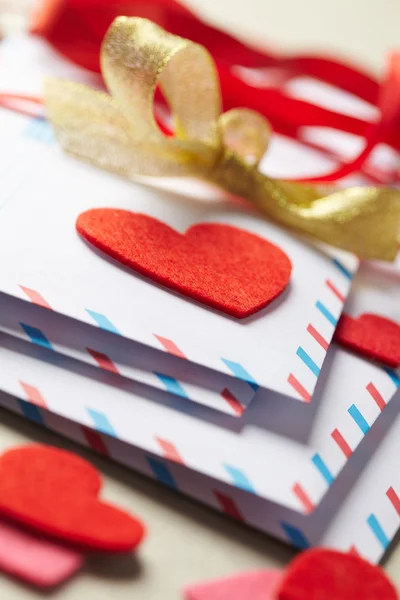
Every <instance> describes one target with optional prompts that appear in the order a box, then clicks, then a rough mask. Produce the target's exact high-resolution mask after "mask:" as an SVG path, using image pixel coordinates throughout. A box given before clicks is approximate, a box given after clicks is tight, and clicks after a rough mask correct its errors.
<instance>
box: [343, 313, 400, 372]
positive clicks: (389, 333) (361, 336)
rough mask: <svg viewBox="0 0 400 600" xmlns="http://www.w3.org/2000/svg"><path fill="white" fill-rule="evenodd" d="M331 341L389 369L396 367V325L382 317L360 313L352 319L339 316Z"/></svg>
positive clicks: (399, 329)
mask: <svg viewBox="0 0 400 600" xmlns="http://www.w3.org/2000/svg"><path fill="white" fill-rule="evenodd" d="M335 341H336V342H337V343H338V344H340V345H341V346H344V347H346V348H350V349H351V350H354V351H356V352H358V353H359V354H362V355H363V356H366V357H367V358H372V359H373V360H377V361H379V362H381V363H383V364H385V365H387V366H389V367H394V368H396V367H399V366H400V325H398V324H397V323H395V322H394V321H391V320H390V319H387V318H386V317H381V316H379V315H373V314H369V313H364V314H362V315H360V316H359V317H358V319H353V318H352V317H350V316H349V315H346V314H345V315H342V317H341V319H340V320H339V323H338V326H337V328H336V331H335Z"/></svg>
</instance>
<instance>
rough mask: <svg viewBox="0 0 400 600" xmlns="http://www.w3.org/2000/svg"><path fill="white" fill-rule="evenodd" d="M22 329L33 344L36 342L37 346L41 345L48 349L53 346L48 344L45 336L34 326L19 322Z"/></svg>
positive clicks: (51, 348)
mask: <svg viewBox="0 0 400 600" xmlns="http://www.w3.org/2000/svg"><path fill="white" fill-rule="evenodd" d="M19 324H20V325H21V327H22V329H23V330H24V331H25V333H26V335H27V336H28V337H29V338H30V340H31V342H32V343H33V344H37V345H38V346H43V348H47V349H48V350H53V346H52V345H51V344H50V342H49V340H48V339H47V337H46V336H45V335H44V333H43V332H42V331H40V329H37V328H36V327H31V326H30V325H26V324H25V323H21V321H20V323H19Z"/></svg>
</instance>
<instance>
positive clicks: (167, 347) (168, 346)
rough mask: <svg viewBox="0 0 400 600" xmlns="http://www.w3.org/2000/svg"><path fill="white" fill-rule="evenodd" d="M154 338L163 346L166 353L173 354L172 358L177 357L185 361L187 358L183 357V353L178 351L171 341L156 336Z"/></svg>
mask: <svg viewBox="0 0 400 600" xmlns="http://www.w3.org/2000/svg"><path fill="white" fill-rule="evenodd" d="M154 337H156V338H157V339H158V341H159V342H160V343H161V344H162V345H163V346H164V348H165V350H166V351H167V352H169V353H170V354H173V355H174V356H178V357H179V358H185V359H187V356H185V355H184V354H183V352H181V350H179V348H178V346H177V345H176V344H175V343H174V342H173V341H172V340H168V339H167V338H165V337H162V336H161V335H156V334H154Z"/></svg>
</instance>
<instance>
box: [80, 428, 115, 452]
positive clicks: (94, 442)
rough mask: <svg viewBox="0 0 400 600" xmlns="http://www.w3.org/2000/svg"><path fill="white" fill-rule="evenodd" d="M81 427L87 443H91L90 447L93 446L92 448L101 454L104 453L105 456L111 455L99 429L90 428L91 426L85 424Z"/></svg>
mask: <svg viewBox="0 0 400 600" xmlns="http://www.w3.org/2000/svg"><path fill="white" fill-rule="evenodd" d="M81 429H82V433H83V435H84V436H85V439H86V441H87V443H88V444H89V446H90V448H92V450H94V451H95V452H98V453H99V454H104V456H109V455H110V454H109V452H108V449H107V446H106V445H105V443H104V441H103V438H102V437H101V435H100V434H99V433H98V432H97V431H94V430H93V429H90V427H84V426H83V427H81Z"/></svg>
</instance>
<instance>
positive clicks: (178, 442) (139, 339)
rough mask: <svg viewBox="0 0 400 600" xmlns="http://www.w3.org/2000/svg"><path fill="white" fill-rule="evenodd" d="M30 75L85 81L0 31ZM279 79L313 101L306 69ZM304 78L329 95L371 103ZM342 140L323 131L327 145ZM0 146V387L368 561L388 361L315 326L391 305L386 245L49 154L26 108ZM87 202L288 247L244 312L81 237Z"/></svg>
mask: <svg viewBox="0 0 400 600" xmlns="http://www.w3.org/2000/svg"><path fill="white" fill-rule="evenodd" d="M49 74H52V75H54V74H57V75H60V76H68V77H73V78H75V79H80V80H84V81H88V82H89V83H90V84H96V83H98V81H97V80H96V78H95V77H94V76H92V75H90V74H88V73H85V72H84V71H81V70H78V69H77V68H75V67H74V66H72V65H70V64H69V63H67V62H66V61H65V60H64V59H62V58H61V57H59V56H58V55H56V54H55V53H53V52H52V51H51V50H50V48H49V47H47V46H46V44H45V43H44V42H40V41H37V40H34V39H30V38H29V37H22V38H19V39H9V40H6V41H4V42H3V43H2V44H1V45H0V92H6V93H13V94H24V95H35V94H39V93H40V88H41V85H42V81H43V77H44V76H45V75H49ZM291 85H293V94H295V95H297V97H302V96H304V97H305V96H307V93H312V94H313V100H314V101H318V94H317V92H318V90H319V88H318V85H320V84H316V83H315V82H312V84H311V83H310V82H309V81H306V80H304V81H301V80H299V81H295V82H293V83H292V84H291ZM320 87H321V89H320V92H321V94H320V95H321V98H322V100H321V101H323V99H324V98H325V99H326V97H327V95H328V96H329V102H330V103H332V102H337V103H338V105H340V106H341V107H342V108H341V109H343V110H344V111H350V110H351V112H352V114H355V115H357V114H358V115H360V114H361V113H362V114H363V115H364V114H365V113H366V112H368V111H370V113H371V112H373V110H374V109H373V108H372V107H369V106H368V105H365V104H364V103H361V102H359V101H356V100H355V99H354V98H351V97H349V96H346V95H344V94H341V93H339V92H338V91H337V90H336V91H335V90H326V89H324V88H322V86H320ZM311 135H313V136H314V137H315V136H319V141H321V140H323V141H324V142H325V143H326V146H327V147H329V145H330V144H332V143H333V142H335V144H337V140H335V139H333V134H332V132H331V133H329V132H326V131H322V130H321V131H310V136H311ZM324 136H325V137H324ZM358 143H359V141H358V140H355V139H353V138H352V139H350V138H349V137H345V136H344V135H342V136H341V139H340V147H341V149H342V150H343V152H344V153H346V152H349V153H351V152H352V151H353V149H354V148H355V147H356V146H357V144H358ZM389 154H390V153H389V151H388V149H385V148H382V149H380V152H379V151H378V152H377V153H376V155H375V157H374V160H375V161H376V163H377V164H379V165H380V166H381V167H383V168H385V167H386V166H387V164H388V163H389V162H390V161H391V160H392V159H393V157H392V156H390V155H389ZM0 165H1V166H0V173H1V193H0V255H1V257H2V260H1V262H0V332H1V333H0V364H1V369H0V390H1V395H0V404H1V406H3V407H5V408H8V409H10V410H12V411H15V412H18V413H20V414H21V415H22V416H24V417H25V418H27V419H30V420H32V421H35V422H37V423H38V424H40V425H42V426H44V427H46V428H48V429H51V430H54V431H56V432H58V433H60V434H62V435H64V436H66V437H68V438H71V439H73V440H75V441H77V442H79V443H81V444H84V445H86V446H90V447H91V448H93V450H95V451H97V452H100V453H102V454H104V455H106V456H109V457H110V458H111V459H113V460H115V461H118V462H120V463H122V464H124V465H126V466H128V467H130V468H132V469H134V470H135V471H139V472H141V473H143V474H145V475H148V476H150V477H152V478H155V479H156V480H158V481H159V482H160V484H162V485H164V486H168V487H170V488H173V489H175V490H176V491H177V492H180V493H183V494H186V495H188V496H190V497H192V498H194V499H196V500H198V501H200V502H203V503H205V504H207V505H208V506H210V507H212V508H214V509H216V510H218V511H220V512H222V513H225V514H227V515H229V516H230V517H233V518H235V519H238V520H240V521H242V522H244V523H247V524H248V525H250V526H252V527H255V528H257V529H260V530H262V531H264V532H267V533H269V534H272V535H274V536H276V537H278V538H280V539H282V540H284V541H286V542H288V543H290V544H293V545H295V546H297V547H299V548H305V547H308V546H313V545H326V546H330V547H333V548H338V549H341V550H351V551H353V552H357V553H359V554H360V555H362V556H364V557H366V558H368V559H370V560H371V561H375V562H377V561H379V560H380V558H381V557H382V555H383V553H384V551H385V550H386V548H387V547H388V545H389V543H390V541H391V540H392V539H393V537H394V535H395V533H396V531H397V529H398V526H399V524H400V471H399V468H398V464H397V463H398V460H397V457H398V452H399V451H400V417H399V416H398V412H399V406H400V392H398V393H397V394H396V390H397V389H398V388H399V386H400V378H399V373H398V372H396V371H395V370H390V369H385V368H384V367H382V366H380V365H378V364H376V363H375V364H374V363H372V362H370V361H368V360H366V359H363V358H362V357H360V356H356V355H355V354H352V353H351V352H349V351H347V350H345V349H342V348H341V347H339V346H337V345H336V344H335V343H333V342H332V339H333V336H334V333H335V329H336V326H337V323H338V320H339V318H340V315H341V313H342V311H343V310H345V311H346V312H347V313H348V314H350V315H351V316H353V317H358V316H359V315H361V314H362V313H365V312H372V313H378V314H380V315H382V316H386V317H388V318H390V319H392V320H394V321H397V322H400V305H399V292H400V260H398V261H397V263H395V264H393V265H386V264H385V265H384V264H377V263H365V264H362V265H361V266H360V264H359V261H358V259H357V258H356V257H355V256H353V255H351V254H348V253H345V252H340V251H338V250H335V249H332V248H328V247H325V246H322V245H316V244H312V243H310V242H309V241H307V240H304V239H302V238H300V237H297V236H296V235H294V234H293V233H292V232H289V231H287V230H285V229H283V228H281V227H279V226H278V225H276V224H273V223H272V222H269V221H267V220H263V219H262V218H260V217H259V216H258V215H255V214H253V213H251V212H249V211H246V210H243V208H242V207H240V206H236V205H233V204H231V203H227V202H226V201H224V198H223V195H222V194H220V193H219V192H217V191H215V190H211V189H209V188H206V187H205V186H203V185H200V184H198V183H197V182H187V181H185V182H183V183H182V182H177V181H172V182H168V183H166V182H163V183H162V185H161V184H160V185H158V186H157V187H155V186H154V185H153V186H152V187H151V186H149V185H143V183H142V182H141V183H137V184H134V183H132V182H128V181H124V180H123V179H120V178H118V177H116V176H114V175H111V174H109V173H106V172H103V171H100V170H97V169H96V168H94V167H91V166H88V165H86V164H83V163H81V162H79V161H77V160H75V159H73V158H71V157H67V156H65V155H64V154H63V153H62V151H61V149H60V148H59V146H58V144H57V142H56V139H55V137H54V135H53V132H52V130H51V126H50V125H49V124H48V123H47V122H46V120H44V119H43V118H42V115H41V113H40V109H39V113H38V117H37V118H32V117H27V116H22V115H20V114H17V113H14V112H10V111H6V110H1V111H0ZM329 166H331V164H330V159H328V158H326V156H324V155H320V154H318V153H316V152H315V151H311V150H309V149H305V148H303V147H299V146H298V145H296V144H295V143H294V142H293V143H292V142H288V141H287V140H284V139H283V138H279V137H278V136H277V137H276V138H275V139H274V141H273V143H272V145H271V148H270V150H269V151H268V154H267V156H266V157H265V160H264V161H263V163H262V169H264V170H266V171H267V172H268V173H270V174H272V175H276V176H279V177H282V176H284V175H285V174H288V175H289V174H290V175H292V176H297V175H298V176H300V175H309V174H311V171H312V170H313V169H315V170H316V171H320V172H321V171H322V170H324V168H327V167H329ZM359 182H361V183H366V181H365V180H361V178H360V179H359ZM147 183H148V182H147ZM100 207H108V208H118V209H125V210H131V211H133V212H139V213H145V214H146V215H149V216H152V217H155V218H157V219H159V220H161V221H163V222H164V223H166V224H168V225H170V226H171V227H173V228H174V229H175V230H177V231H179V232H181V233H184V232H185V231H186V230H187V229H188V228H189V227H190V226H191V225H193V224H196V223H207V222H213V223H226V224H229V225H234V226H237V227H240V228H241V229H244V230H247V231H249V232H252V233H255V234H257V235H258V236H261V237H265V238H267V239H268V240H269V241H271V242H272V243H274V244H276V245H278V246H279V247H280V248H281V249H282V250H284V252H285V253H286V254H287V255H288V256H289V258H290V260H291V262H292V265H293V272H292V276H291V281H290V284H289V287H288V289H287V290H286V291H285V292H284V294H283V295H282V296H281V297H280V298H278V299H277V300H275V301H274V302H273V303H272V304H270V305H269V306H268V307H267V308H264V309H263V310H261V311H259V312H258V313H256V314H255V315H253V316H251V317H248V318H246V319H242V320H238V319H235V318H233V317H229V316H227V315H224V314H222V313H220V312H218V311H216V310H213V309H210V308H208V307H206V306H204V305H202V304H200V303H197V302H195V301H192V300H190V299H188V298H187V297H184V296H181V295H179V294H177V293H174V292H173V291H171V290H168V289H167V288H165V287H162V286H160V285H157V284H155V283H154V282H152V281H151V280H149V279H147V278H145V277H143V276H141V275H138V274H137V273H135V272H133V271H131V270H129V269H127V268H125V267H123V266H121V265H120V264H118V263H117V262H114V261H113V260H112V259H110V258H107V257H106V256H105V255H103V254H101V253H100V252H98V251H95V250H94V249H93V247H91V246H89V245H88V244H87V243H86V242H84V241H83V240H82V238H81V237H80V236H79V235H78V233H77V231H76V228H75V223H76V219H77V217H78V216H79V215H80V214H81V213H82V212H84V211H86V210H88V209H91V208H100ZM184 267H185V265H182V268H184ZM260 277H263V274H262V273H260ZM161 494H162V488H161V487H160V495H161Z"/></svg>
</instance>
